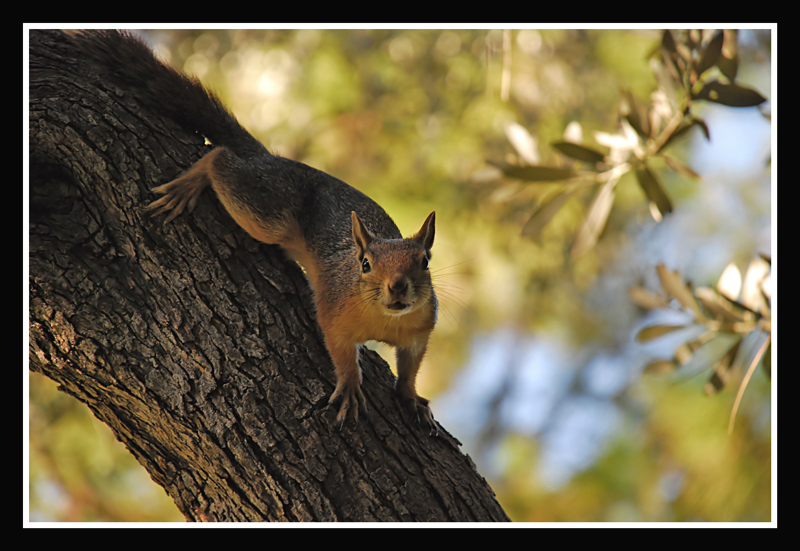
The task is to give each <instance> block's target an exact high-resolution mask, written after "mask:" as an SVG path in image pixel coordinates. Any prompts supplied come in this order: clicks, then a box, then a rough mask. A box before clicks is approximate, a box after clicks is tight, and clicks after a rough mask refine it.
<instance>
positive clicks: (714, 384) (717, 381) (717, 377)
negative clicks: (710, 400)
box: [704, 339, 742, 394]
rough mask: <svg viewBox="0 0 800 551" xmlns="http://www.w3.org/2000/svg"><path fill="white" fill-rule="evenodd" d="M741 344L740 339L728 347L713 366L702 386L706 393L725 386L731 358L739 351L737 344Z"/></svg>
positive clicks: (712, 392)
mask: <svg viewBox="0 0 800 551" xmlns="http://www.w3.org/2000/svg"><path fill="white" fill-rule="evenodd" d="M741 344H742V339H739V340H737V341H736V342H735V343H734V345H733V346H731V347H730V348H729V349H728V351H727V352H726V353H725V355H724V356H722V358H720V359H719V360H718V361H717V363H716V365H715V367H714V373H713V374H712V375H711V378H710V379H709V380H708V383H706V386H705V388H704V390H705V393H706V394H715V393H717V392H719V391H720V390H722V389H723V388H724V387H725V383H727V382H728V373H729V372H730V370H731V367H732V366H733V359H734V358H735V357H736V353H737V352H738V351H739V345H741Z"/></svg>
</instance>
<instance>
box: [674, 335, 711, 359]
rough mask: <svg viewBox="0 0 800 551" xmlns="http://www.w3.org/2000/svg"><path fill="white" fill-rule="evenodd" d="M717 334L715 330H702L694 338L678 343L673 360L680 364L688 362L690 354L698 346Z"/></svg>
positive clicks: (690, 357)
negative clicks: (701, 332)
mask: <svg viewBox="0 0 800 551" xmlns="http://www.w3.org/2000/svg"><path fill="white" fill-rule="evenodd" d="M717 335H718V333H717V331H714V330H708V331H705V332H703V334H702V335H700V336H699V337H697V338H694V339H692V340H690V341H689V342H686V343H684V344H682V345H680V346H679V347H678V348H677V349H676V350H675V361H676V362H678V363H679V364H681V365H686V364H687V363H689V360H691V359H692V354H694V353H695V351H697V349H698V348H700V347H701V346H703V345H704V344H705V343H707V342H708V341H710V340H711V339H713V338H714V337H716V336H717Z"/></svg>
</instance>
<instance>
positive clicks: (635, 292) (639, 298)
mask: <svg viewBox="0 0 800 551" xmlns="http://www.w3.org/2000/svg"><path fill="white" fill-rule="evenodd" d="M628 297H629V298H630V299H631V300H632V301H633V302H635V303H636V304H637V305H638V306H641V307H642V308H647V309H650V308H666V307H667V306H669V303H668V302H667V300H666V299H665V298H664V297H663V296H661V295H659V294H656V293H654V292H653V291H648V290H647V289H645V288H644V287H631V288H630V289H628Z"/></svg>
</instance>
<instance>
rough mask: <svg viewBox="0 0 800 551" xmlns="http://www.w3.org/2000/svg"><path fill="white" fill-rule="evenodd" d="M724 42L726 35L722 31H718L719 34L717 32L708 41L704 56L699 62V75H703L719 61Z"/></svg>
mask: <svg viewBox="0 0 800 551" xmlns="http://www.w3.org/2000/svg"><path fill="white" fill-rule="evenodd" d="M724 42H725V35H724V34H723V33H722V31H717V34H715V35H714V38H712V39H711V42H709V43H708V46H706V49H705V50H704V51H703V56H702V57H701V58H700V61H699V62H698V63H697V74H698V75H702V74H703V73H704V72H706V71H707V70H709V69H710V68H711V67H713V66H714V65H715V64H716V63H717V60H718V59H719V56H720V54H721V53H722V44H723V43H724Z"/></svg>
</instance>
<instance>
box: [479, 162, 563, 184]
mask: <svg viewBox="0 0 800 551" xmlns="http://www.w3.org/2000/svg"><path fill="white" fill-rule="evenodd" d="M488 162H489V164H491V165H493V166H496V167H497V168H499V169H500V170H501V171H503V174H505V175H506V176H508V177H510V178H517V179H519V180H525V181H527V182H557V181H561V180H569V179H571V178H574V177H575V176H577V173H576V172H575V171H574V170H572V169H569V168H560V167H553V166H534V165H512V164H509V163H505V162H502V161H488Z"/></svg>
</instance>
